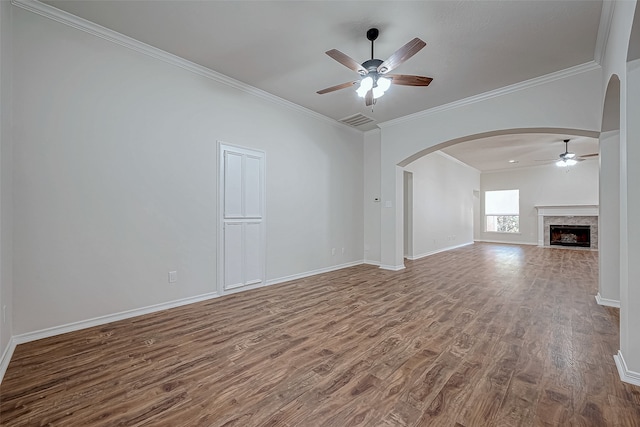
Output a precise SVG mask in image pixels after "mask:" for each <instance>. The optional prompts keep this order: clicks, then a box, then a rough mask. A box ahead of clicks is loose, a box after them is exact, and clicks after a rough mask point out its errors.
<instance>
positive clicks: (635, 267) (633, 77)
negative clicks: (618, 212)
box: [620, 59, 640, 385]
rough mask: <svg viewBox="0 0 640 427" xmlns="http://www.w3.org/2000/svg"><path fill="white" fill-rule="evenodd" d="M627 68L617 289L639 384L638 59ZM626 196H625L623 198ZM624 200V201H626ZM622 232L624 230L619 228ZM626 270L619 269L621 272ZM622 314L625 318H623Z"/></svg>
mask: <svg viewBox="0 0 640 427" xmlns="http://www.w3.org/2000/svg"><path fill="white" fill-rule="evenodd" d="M628 67H629V68H628V71H627V89H628V92H627V98H626V114H627V118H628V120H627V126H628V127H627V145H626V169H627V176H626V190H627V191H626V192H625V193H626V194H623V195H622V196H621V197H623V198H624V199H626V200H623V204H622V206H623V207H626V208H627V212H628V213H627V218H628V223H627V227H626V229H625V230H624V232H626V233H627V241H626V244H627V246H626V248H623V247H622V248H621V253H622V251H623V250H624V249H626V251H627V257H628V258H627V259H628V264H627V265H626V268H628V270H627V272H626V281H621V282H622V283H621V285H622V286H621V290H620V294H621V295H620V304H621V311H620V327H621V334H620V341H621V342H620V350H621V353H622V355H623V356H624V358H625V361H626V365H627V369H628V371H629V372H628V373H629V374H632V375H633V379H634V380H635V384H636V385H640V328H638V325H640V262H639V260H640V241H639V240H640V221H638V218H640V185H638V183H640V168H638V165H640V122H639V121H638V117H640V59H637V60H635V61H633V62H630V63H629V65H628ZM625 196H626V197H625ZM625 202H626V203H625ZM621 232H623V230H621ZM624 273H625V272H624V271H623V272H621V275H623V274H624ZM623 313H624V317H623Z"/></svg>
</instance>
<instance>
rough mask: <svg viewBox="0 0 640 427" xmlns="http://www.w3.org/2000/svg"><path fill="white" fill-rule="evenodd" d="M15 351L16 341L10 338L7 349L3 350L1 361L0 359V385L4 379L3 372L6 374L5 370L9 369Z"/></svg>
mask: <svg viewBox="0 0 640 427" xmlns="http://www.w3.org/2000/svg"><path fill="white" fill-rule="evenodd" d="M15 349H16V341H15V340H14V339H13V337H11V339H10V340H9V343H8V344H7V347H6V348H5V349H4V352H3V353H2V359H0V384H1V383H2V379H3V378H4V374H5V372H7V368H8V367H9V362H11V357H12V356H13V352H14V351H15Z"/></svg>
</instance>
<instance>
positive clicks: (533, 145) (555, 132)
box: [398, 128, 598, 259]
mask: <svg viewBox="0 0 640 427" xmlns="http://www.w3.org/2000/svg"><path fill="white" fill-rule="evenodd" d="M597 137H598V133H597V132H593V131H584V130H580V129H564V128H563V129H559V128H536V129H532V128H527V129H505V130H500V131H495V132H488V133H482V134H476V135H468V136H464V137H460V138H456V139H453V140H449V141H444V142H442V143H440V144H437V145H435V146H432V147H429V148H426V149H424V150H421V151H419V152H417V153H415V154H413V155H411V156H409V157H407V158H406V159H404V160H403V161H402V162H400V164H399V165H398V166H399V167H402V168H403V170H404V171H408V172H410V173H411V176H412V186H413V188H412V189H408V188H407V187H406V182H405V188H404V191H403V193H404V197H405V198H406V197H407V191H412V192H413V193H412V195H411V197H412V199H411V202H412V203H411V208H410V209H413V211H412V212H410V213H407V212H404V215H403V220H404V221H406V219H407V218H408V217H410V218H412V221H413V224H411V225H412V227H411V228H412V229H413V233H414V234H413V235H412V236H410V238H411V242H410V247H409V248H407V243H408V242H407V238H408V237H407V235H406V232H407V227H406V225H405V226H404V227H403V228H404V231H405V233H404V238H405V245H404V249H405V257H406V258H409V259H416V258H421V257H422V256H426V255H430V254H432V253H436V252H440V251H443V250H448V249H452V248H455V247H458V246H462V245H464V244H469V243H473V242H474V241H495V242H504V243H516V244H531V245H538V244H540V245H544V237H543V236H542V235H541V234H540V233H541V231H540V226H539V218H538V213H537V210H536V205H551V204H554V205H562V204H569V205H585V206H586V205H592V206H594V205H596V204H597V197H598V182H597V180H598V162H597V154H598V140H597ZM565 138H568V139H571V140H572V141H576V143H577V142H581V143H583V144H584V145H576V149H573V150H572V151H575V152H576V153H578V154H579V155H582V154H591V155H592V156H593V157H589V158H588V161H584V162H581V163H579V165H578V166H576V167H572V168H558V167H557V166H556V165H555V163H556V161H557V160H558V155H559V154H561V153H562V152H563V151H564V149H565V146H564V143H563V139H565ZM474 145H476V146H479V147H482V148H481V149H480V151H481V152H482V155H483V156H491V153H488V152H489V151H493V152H494V153H495V156H501V157H502V160H501V161H502V162H503V164H504V166H503V169H500V170H497V171H491V172H489V173H488V174H489V175H491V176H492V179H491V180H487V184H486V185H485V184H484V183H483V182H484V181H485V180H484V179H483V178H481V176H484V173H483V171H481V170H480V169H475V168H474V167H473V165H472V167H469V166H468V164H469V163H467V162H465V160H464V159H462V158H461V157H460V156H457V154H456V152H455V151H453V150H452V149H453V148H456V147H463V146H465V147H470V146H474ZM547 145H549V146H547ZM583 147H584V148H583ZM462 150H468V148H462ZM449 152H451V154H449ZM443 153H444V154H443ZM514 153H520V154H521V155H522V156H527V158H528V160H522V161H523V163H520V164H518V161H514V162H513V163H509V162H508V161H509V160H514V159H513V158H512V157H514V156H516V157H517V155H516V154H514ZM585 160H587V159H585ZM527 162H528V163H527ZM522 171H526V172H522ZM484 172H487V171H484ZM567 172H571V173H567ZM514 177H517V179H515V180H514V179H513V178H514ZM585 177H587V178H586V179H585ZM513 182H517V186H518V187H519V188H518V190H519V191H520V194H521V195H520V197H521V202H520V203H519V206H520V212H519V215H518V219H519V225H518V227H519V230H517V231H514V232H513V233H511V234H507V233H499V232H495V233H493V234H492V233H491V232H487V229H486V227H487V219H488V218H486V217H485V216H484V214H483V212H484V194H485V190H508V189H510V188H506V187H509V185H510V183H513ZM572 186H582V187H584V186H589V187H590V188H589V189H588V190H580V191H573V190H572ZM503 187H504V188H503ZM404 207H405V209H408V208H409V205H408V204H406V203H405V205H404ZM596 209H597V208H596ZM592 221H594V222H595V221H597V220H596V217H595V216H594V217H593V219H592ZM541 242H542V243H541ZM407 253H410V254H412V255H413V256H412V257H411V256H409V257H407V256H406V255H407Z"/></svg>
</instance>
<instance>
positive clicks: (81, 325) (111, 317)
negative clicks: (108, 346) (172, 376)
mask: <svg viewBox="0 0 640 427" xmlns="http://www.w3.org/2000/svg"><path fill="white" fill-rule="evenodd" d="M217 296H218V294H216V293H215V292H212V293H208V294H203V295H197V296H194V297H188V298H182V299H179V300H175V301H169V302H165V303H161V304H154V305H150V306H147V307H142V308H136V309H133V310H126V311H121V312H119V313H114V314H107V315H104V316H99V317H94V318H92V319H87V320H81V321H78V322H72V323H67V324H65V325H60V326H54V327H51V328H46V329H41V330H39V331H34V332H27V333H25V334H20V335H14V336H13V337H12V340H13V341H14V342H15V344H22V343H26V342H31V341H35V340H39V339H42V338H49V337H53V336H55V335H60V334H66V333H67V332H74V331H79V330H80V329H86V328H91V327H93V326H99V325H104V324H107V323H111V322H117V321H118V320H124V319H129V318H132V317H136V316H141V315H143V314H149V313H155V312H156V311H162V310H167V309H169V308H175V307H180V306H182V305H187V304H193V303H194V302H200V301H206V300H208V299H211V298H215V297H217Z"/></svg>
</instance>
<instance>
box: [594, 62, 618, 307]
mask: <svg viewBox="0 0 640 427" xmlns="http://www.w3.org/2000/svg"><path fill="white" fill-rule="evenodd" d="M599 199H600V201H599V204H600V215H599V217H598V227H599V242H598V244H599V257H598V259H599V280H598V283H599V284H598V294H597V295H596V301H598V304H601V305H606V306H611V307H620V79H619V78H618V76H617V75H615V74H614V75H612V76H611V78H610V79H609V84H608V86H607V92H606V95H605V101H604V107H603V113H602V133H601V134H600V189H599Z"/></svg>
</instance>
